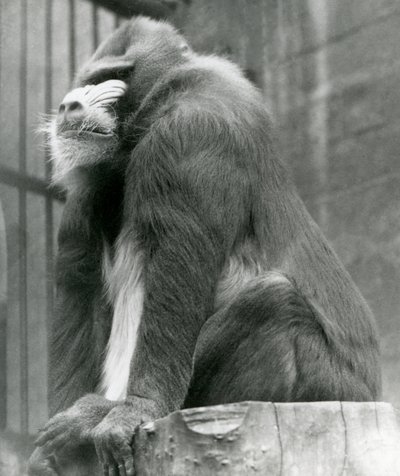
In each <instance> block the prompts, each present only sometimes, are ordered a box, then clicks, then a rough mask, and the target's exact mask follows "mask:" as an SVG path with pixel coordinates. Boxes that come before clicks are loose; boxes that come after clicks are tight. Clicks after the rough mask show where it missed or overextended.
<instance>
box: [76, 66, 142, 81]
mask: <svg viewBox="0 0 400 476" xmlns="http://www.w3.org/2000/svg"><path fill="white" fill-rule="evenodd" d="M132 71H133V67H132V68H129V69H127V68H124V69H109V70H103V71H99V72H97V73H95V74H93V75H92V76H90V77H89V78H87V79H86V80H85V84H100V83H105V82H106V81H110V80H114V79H116V80H119V81H124V82H127V81H128V79H129V76H130V75H131V74H132Z"/></svg>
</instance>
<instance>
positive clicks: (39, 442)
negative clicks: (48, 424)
mask: <svg viewBox="0 0 400 476" xmlns="http://www.w3.org/2000/svg"><path fill="white" fill-rule="evenodd" d="M60 433H64V428H62V427H59V426H58V427H57V428H53V429H52V430H47V431H44V432H43V433H40V435H39V436H38V437H37V438H36V440H35V441H34V442H33V443H34V445H35V446H43V445H45V444H46V443H47V442H48V441H50V440H52V439H53V438H55V437H56V436H58V435H59V434H60Z"/></svg>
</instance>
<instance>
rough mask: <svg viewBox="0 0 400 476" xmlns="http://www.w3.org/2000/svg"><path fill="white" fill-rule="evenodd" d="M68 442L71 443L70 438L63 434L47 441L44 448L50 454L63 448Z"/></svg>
mask: <svg viewBox="0 0 400 476" xmlns="http://www.w3.org/2000/svg"><path fill="white" fill-rule="evenodd" d="M67 443H69V438H68V437H67V436H66V435H65V434H62V435H59V436H56V437H55V438H53V439H52V440H51V441H48V442H47V443H45V445H44V450H45V451H46V453H48V454H53V453H56V452H57V451H58V450H60V449H61V448H63V447H64V446H65V445H66V444H67Z"/></svg>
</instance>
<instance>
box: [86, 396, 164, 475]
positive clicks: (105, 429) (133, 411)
mask: <svg viewBox="0 0 400 476" xmlns="http://www.w3.org/2000/svg"><path fill="white" fill-rule="evenodd" d="M162 415H163V413H162V412H161V410H160V408H159V407H158V406H157V404H156V403H155V402H154V401H153V400H150V399H147V398H142V397H133V396H132V397H128V399H127V400H126V402H125V403H124V404H123V405H119V406H117V407H115V408H113V409H112V410H111V411H110V413H109V414H108V415H107V416H106V417H105V418H104V419H103V420H102V421H101V423H99V425H97V427H96V428H95V429H94V430H93V432H92V437H93V441H94V444H95V446H96V452H97V456H98V457H99V459H100V463H101V465H102V466H103V472H104V476H117V475H119V476H134V465H133V451H132V443H133V436H134V431H135V428H136V427H137V426H138V425H140V424H142V423H144V422H147V421H152V420H155V419H156V418H159V417H161V416H162Z"/></svg>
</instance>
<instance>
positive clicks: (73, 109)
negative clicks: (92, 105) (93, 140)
mask: <svg viewBox="0 0 400 476" xmlns="http://www.w3.org/2000/svg"><path fill="white" fill-rule="evenodd" d="M84 114H85V106H84V105H83V104H82V103H81V102H79V101H64V102H62V103H61V104H60V107H59V108H58V115H59V117H60V119H62V120H65V121H73V120H79V119H82V118H83V116H84Z"/></svg>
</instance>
